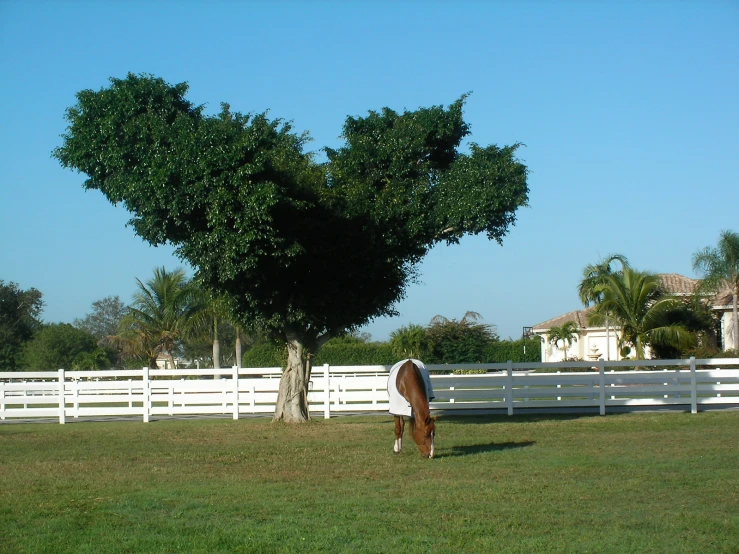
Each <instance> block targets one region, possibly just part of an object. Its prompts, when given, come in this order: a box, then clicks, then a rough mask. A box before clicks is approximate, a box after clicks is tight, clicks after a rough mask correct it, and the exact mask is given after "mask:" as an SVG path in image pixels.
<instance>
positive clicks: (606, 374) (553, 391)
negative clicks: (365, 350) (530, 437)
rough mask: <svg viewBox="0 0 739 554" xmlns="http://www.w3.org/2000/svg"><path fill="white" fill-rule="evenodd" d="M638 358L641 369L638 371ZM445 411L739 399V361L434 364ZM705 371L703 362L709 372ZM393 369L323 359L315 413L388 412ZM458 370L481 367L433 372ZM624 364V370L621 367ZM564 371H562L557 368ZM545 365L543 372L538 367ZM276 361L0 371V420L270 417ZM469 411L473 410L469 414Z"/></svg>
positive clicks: (313, 390) (694, 406)
mask: <svg viewBox="0 0 739 554" xmlns="http://www.w3.org/2000/svg"><path fill="white" fill-rule="evenodd" d="M637 364H638V367H639V368H646V369H647V370H646V371H645V370H639V371H636V370H634V369H632V368H633V367H634V366H635V365H637ZM427 367H428V369H429V370H430V371H431V372H432V375H431V380H432V383H433V386H434V391H435V394H436V398H435V399H434V400H433V401H432V402H431V409H432V410H435V411H439V412H444V413H465V412H466V413H475V412H477V413H481V412H485V413H495V412H498V411H500V412H502V413H507V414H508V415H513V414H514V413H516V412H519V413H520V412H522V411H544V412H546V411H551V412H557V411H573V410H585V411H594V412H595V411H597V412H598V413H600V414H601V415H604V414H605V413H606V411H607V410H609V409H611V411H613V410H617V409H624V407H626V408H634V407H660V406H662V407H668V408H673V409H680V410H688V409H689V410H690V411H691V412H693V413H696V412H697V411H698V410H699V409H703V410H705V409H710V408H716V407H719V406H720V407H727V406H739V359H736V358H724V359H708V360H695V359H693V358H691V359H689V360H658V361H651V360H650V361H642V362H635V361H633V360H630V361H624V362H605V361H597V362H559V363H547V364H531V363H528V364H527V363H516V364H514V363H511V362H508V363H504V364H458V365H429V366H427ZM704 368H707V369H704ZM389 369H390V366H328V365H325V366H319V367H314V368H313V372H312V375H311V382H310V391H309V395H308V402H309V408H310V411H311V412H313V413H314V414H316V413H322V414H323V416H324V417H325V418H329V417H331V415H332V414H339V413H348V412H374V411H377V412H386V411H387V409H388V398H387V376H388V372H389ZM454 369H476V370H484V371H486V373H485V374H476V375H452V374H443V375H442V374H434V373H433V372H435V371H447V372H448V371H451V370H454ZM624 369H627V370H625V371H624ZM561 370H566V372H561V373H560V371H561ZM542 371H545V372H542ZM280 373H281V369H280V368H261V369H237V368H235V367H234V368H232V369H148V368H143V369H140V370H120V371H115V370H111V371H66V370H63V369H60V370H58V371H37V372H23V373H15V372H0V419H2V420H8V419H12V418H26V419H28V418H54V419H57V418H58V420H59V423H65V422H66V421H67V420H68V419H69V418H79V417H109V416H119V417H132V416H134V417H141V418H142V419H143V421H145V422H147V421H149V420H150V418H152V417H153V418H156V417H158V416H159V417H163V416H178V415H205V414H219V415H224V414H225V415H228V416H231V417H233V419H238V418H239V416H240V415H246V414H271V413H272V412H274V408H275V402H276V401H277V391H278V386H279V377H280ZM471 411H472V412H471Z"/></svg>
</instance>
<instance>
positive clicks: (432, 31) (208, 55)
mask: <svg viewBox="0 0 739 554" xmlns="http://www.w3.org/2000/svg"><path fill="white" fill-rule="evenodd" d="M737 29H739V3H737V2H732V1H728V0H727V1H711V0H703V1H698V0H696V1H688V0H683V1H675V2H670V1H666V0H663V1H655V2H629V1H619V2H616V1H604V2H586V1H573V2H567V1H564V2H554V1H552V2H535V1H522V2H513V1H500V2H495V1H488V2H484V1H482V0H479V1H457V2H453V1H451V0H449V1H430V2H421V1H399V2H384V1H376V2H370V1H364V2H363V1H359V0H357V1H353V2H338V1H337V2H318V1H313V2H309V1H305V2H297V1H292V2H257V1H251V2H250V1H244V2H225V1H214V2H187V1H184V2H175V1H164V0H162V1H157V2H135V1H133V2H123V1H119V2H92V1H82V0H78V1H63V0H57V1H46V2H41V1H34V0H30V1H19V0H0V70H1V73H0V74H2V76H3V79H2V86H0V105H2V107H3V109H2V110H1V111H0V168H2V171H1V172H0V279H2V280H4V281H5V282H6V283H7V282H8V281H13V282H16V283H18V285H19V286H21V287H22V288H30V287H35V288H37V289H39V290H40V291H41V292H42V293H43V295H44V300H45V302H46V306H45V309H44V313H43V319H44V320H45V321H47V322H58V321H65V322H72V321H73V320H74V319H75V318H80V317H84V316H85V315H86V314H87V313H89V312H90V309H91V305H92V302H94V301H95V300H98V299H101V298H103V297H105V296H111V295H118V296H120V298H121V300H123V301H124V302H128V301H130V299H131V295H132V294H133V292H134V291H135V289H136V278H140V279H142V280H146V279H148V278H149V277H150V276H151V275H152V272H153V269H154V268H155V267H157V266H162V265H163V266H165V267H167V268H168V269H174V268H175V267H179V266H181V265H183V264H182V263H181V262H180V261H179V260H178V259H177V258H176V257H175V256H173V254H172V250H171V249H169V248H153V247H150V246H148V245H147V244H146V243H144V242H143V241H142V240H141V239H140V238H138V237H136V236H135V235H134V234H133V231H132V230H131V229H130V228H128V227H126V222H127V221H128V219H129V216H128V214H127V212H126V211H125V210H124V209H123V208H122V207H117V208H115V207H113V206H111V205H110V204H109V203H108V202H107V201H106V200H105V199H104V198H103V196H102V194H101V193H99V192H97V191H90V192H85V191H84V190H83V188H82V186H81V184H82V181H83V176H82V175H78V174H76V173H74V172H72V171H69V170H65V169H63V168H61V167H60V166H59V164H58V162H56V161H55V160H53V159H52V158H51V156H50V152H51V150H52V149H53V148H54V147H56V146H58V145H59V144H60V143H61V139H60V135H61V134H62V133H63V132H64V131H65V127H66V124H65V121H64V118H63V116H64V111H65V109H66V108H67V107H68V106H71V105H73V104H74V103H75V96H74V95H75V93H76V92H78V91H79V90H82V89H86V88H90V89H95V90H98V89H100V88H102V87H105V86H107V85H108V78H109V77H124V76H125V75H126V73H127V72H129V71H131V72H134V73H151V74H154V75H157V76H160V77H162V78H164V79H165V80H167V81H168V82H170V83H179V82H182V81H187V82H188V83H189V84H190V92H189V95H188V97H189V99H190V100H192V101H193V102H196V103H199V104H206V105H207V106H208V111H211V112H214V111H216V110H217V109H218V107H219V105H220V102H228V103H230V104H231V107H232V109H233V110H236V111H241V112H261V111H264V110H270V114H271V116H272V117H281V118H284V119H287V120H292V121H293V122H294V125H295V127H296V128H297V129H298V130H301V131H302V130H307V131H309V132H310V134H311V136H312V137H313V138H314V141H313V143H312V145H311V149H315V150H319V149H320V148H321V147H323V146H337V145H339V144H340V139H339V134H340V132H341V127H342V124H343V122H344V119H345V118H346V116H348V115H354V116H356V115H363V114H366V112H367V110H370V109H372V110H377V109H380V108H382V107H383V106H389V107H391V108H393V109H396V110H403V109H405V108H407V109H415V108H417V107H419V106H428V105H438V104H445V105H446V104H449V103H450V102H453V101H454V100H455V99H457V98H458V97H459V96H461V95H462V94H464V93H466V92H469V91H471V92H472V95H471V96H470V97H469V99H468V100H467V103H466V109H465V119H466V120H467V121H468V122H469V123H470V125H471V130H472V136H471V137H470V140H472V141H474V142H477V143H479V144H490V143H495V144H498V145H504V144H511V143H514V142H521V143H524V144H525V145H526V146H525V147H522V148H521V149H520V150H519V151H518V153H519V158H520V159H522V160H523V161H524V162H525V163H526V164H527V165H528V167H529V169H530V172H531V173H530V178H529V186H530V189H531V193H530V207H528V208H524V209H521V210H520V211H519V213H518V221H517V224H516V226H515V227H513V228H512V229H511V230H510V233H509V235H508V237H506V239H505V240H504V243H503V246H502V247H501V246H499V245H498V244H496V243H495V242H488V241H487V240H486V239H484V238H483V237H470V238H469V239H465V240H463V241H462V243H461V244H460V245H458V246H455V247H437V248H435V249H434V250H432V251H431V253H430V254H429V255H428V257H427V258H426V259H425V261H424V262H423V264H422V266H421V282H420V283H419V284H417V285H412V286H410V287H409V288H408V291H407V297H406V299H405V300H404V301H402V302H401V303H400V304H399V305H398V309H399V311H400V312H401V316H400V317H396V318H392V319H379V320H377V321H375V322H373V323H372V324H371V325H369V326H368V327H367V328H365V329H364V330H365V331H367V332H369V333H370V334H371V335H372V338H373V339H375V340H385V339H387V338H388V337H389V334H390V332H392V331H393V330H394V329H397V328H398V327H400V326H403V325H407V324H409V323H419V324H427V323H428V322H429V320H430V319H431V318H432V317H433V316H435V315H437V314H440V315H444V316H446V317H449V318H460V317H462V316H463V315H464V313H465V312H467V311H469V310H472V311H476V312H479V313H480V314H482V316H483V317H484V320H485V322H486V323H490V324H494V325H496V326H497V328H498V332H499V333H500V335H501V336H502V337H503V338H506V337H509V336H510V337H513V338H518V337H519V336H520V335H521V331H522V327H523V326H530V325H534V324H536V323H539V322H542V321H544V320H547V319H549V318H551V317H554V316H557V315H560V314H562V313H564V312H567V311H570V310H574V309H578V308H579V307H580V303H579V301H578V297H577V292H576V287H577V283H578V280H579V278H580V275H581V272H582V268H583V267H584V266H585V265H587V264H588V263H595V262H597V261H598V260H599V259H601V258H602V257H603V256H605V255H606V254H609V253H614V252H617V253H621V254H624V255H626V256H627V257H628V258H629V260H630V261H631V263H632V265H634V266H635V267H637V268H639V269H643V270H649V271H654V272H659V273H680V274H683V275H687V276H690V277H696V275H695V274H694V273H693V271H692V267H691V256H692V254H693V253H694V252H696V251H697V250H698V249H700V248H703V247H705V246H714V245H715V244H716V242H717V241H718V237H719V232H720V231H721V230H722V229H730V230H734V231H739V33H738V32H737ZM336 270H340V268H336ZM327 271H328V272H330V271H331V268H327ZM327 278H328V277H327Z"/></svg>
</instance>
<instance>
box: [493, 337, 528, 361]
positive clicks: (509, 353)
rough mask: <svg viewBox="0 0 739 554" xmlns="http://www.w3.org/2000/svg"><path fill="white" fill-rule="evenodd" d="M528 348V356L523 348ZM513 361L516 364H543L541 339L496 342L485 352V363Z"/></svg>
mask: <svg viewBox="0 0 739 554" xmlns="http://www.w3.org/2000/svg"><path fill="white" fill-rule="evenodd" d="M524 345H525V346H526V354H524V352H523V347H524ZM508 360H511V361H512V362H514V363H522V362H541V339H539V338H538V337H535V338H531V339H518V340H506V341H500V342H495V343H493V344H491V345H489V346H488V348H487V349H486V351H485V361H486V362H488V363H503V362H507V361H508Z"/></svg>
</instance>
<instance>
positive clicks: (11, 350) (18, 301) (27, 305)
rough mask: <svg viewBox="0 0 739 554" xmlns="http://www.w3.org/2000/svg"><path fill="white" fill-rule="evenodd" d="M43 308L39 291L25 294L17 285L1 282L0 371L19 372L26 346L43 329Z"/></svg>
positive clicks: (26, 291) (32, 290)
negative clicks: (40, 317)
mask: <svg viewBox="0 0 739 554" xmlns="http://www.w3.org/2000/svg"><path fill="white" fill-rule="evenodd" d="M43 306H44V302H43V300H42V294H41V293H40V292H39V291H38V290H36V289H34V288H30V289H28V290H23V289H21V288H20V287H19V286H18V285H17V284H16V283H13V282H10V283H8V284H5V281H2V280H0V371H15V370H17V369H18V368H19V366H20V359H19V357H20V355H21V352H22V349H23V345H24V344H25V343H26V342H28V341H30V340H31V339H32V338H33V334H34V333H35V332H36V331H37V330H38V329H39V328H40V327H41V320H40V319H39V316H40V315H41V311H42V309H43Z"/></svg>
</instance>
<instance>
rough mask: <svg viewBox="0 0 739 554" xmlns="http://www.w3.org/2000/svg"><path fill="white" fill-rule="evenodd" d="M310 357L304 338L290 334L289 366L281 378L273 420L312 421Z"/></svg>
mask: <svg viewBox="0 0 739 554" xmlns="http://www.w3.org/2000/svg"><path fill="white" fill-rule="evenodd" d="M310 370H311V367H310V359H309V357H308V356H307V355H306V353H305V350H304V348H303V343H302V340H300V339H299V338H298V337H296V336H289V337H288V340H287V367H286V368H285V371H284V372H283V373H282V377H281V378H280V390H279V392H278V394H277V404H276V405H275V414H274V417H273V418H272V421H273V422H274V421H284V422H285V423H304V422H306V421H310V413H309V412H308V382H309V381H310Z"/></svg>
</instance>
